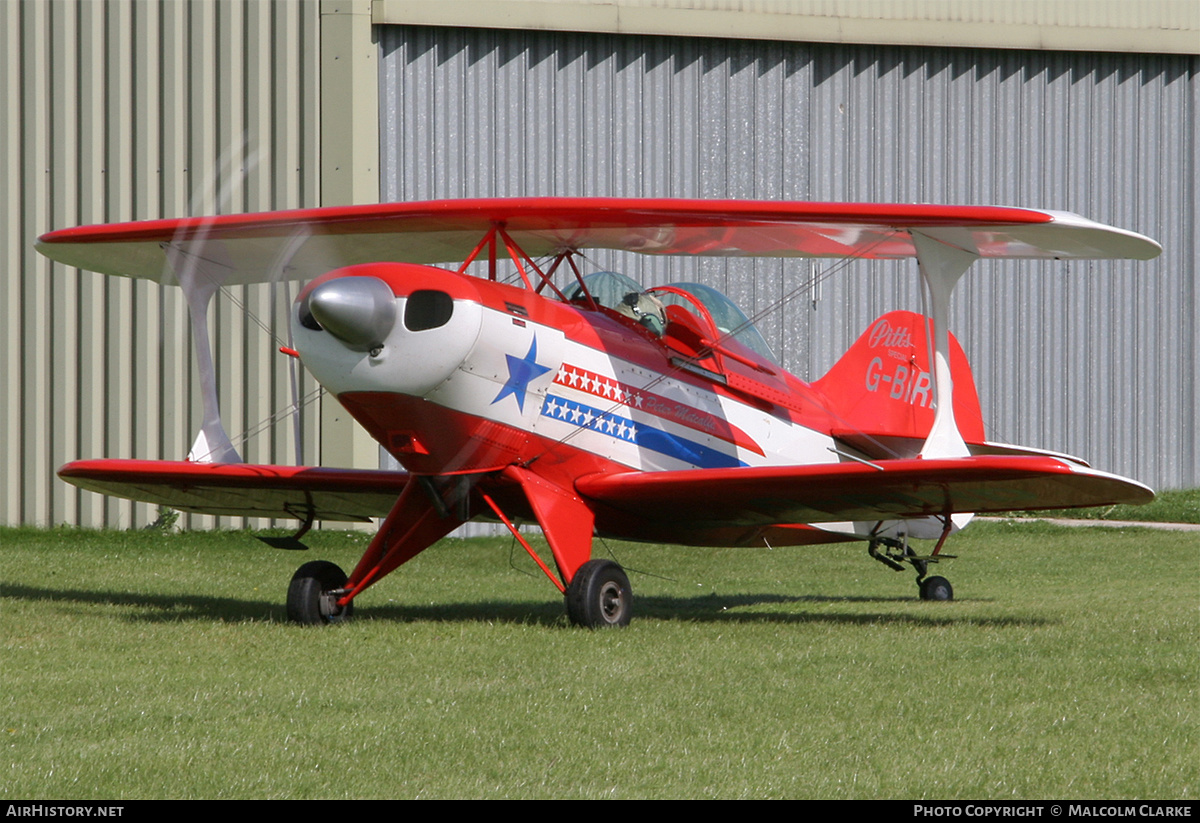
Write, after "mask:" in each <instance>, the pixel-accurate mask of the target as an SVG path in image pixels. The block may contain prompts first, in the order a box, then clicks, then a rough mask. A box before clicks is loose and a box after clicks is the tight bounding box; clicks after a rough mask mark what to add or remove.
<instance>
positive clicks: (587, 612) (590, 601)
mask: <svg viewBox="0 0 1200 823" xmlns="http://www.w3.org/2000/svg"><path fill="white" fill-rule="evenodd" d="M567 616H568V617H570V618H571V622H572V623H574V624H575V625H576V626H583V627H585V628H588V629H600V628H605V627H608V626H628V625H629V620H630V618H631V617H633V589H631V588H630V586H629V578H628V577H626V576H625V571H624V569H622V568H621V567H620V566H618V565H617V564H616V563H614V562H612V561H611V560H589V561H588V562H586V563H584V564H583V565H582V566H580V567H579V570H578V571H576V572H575V576H574V577H573V578H571V585H569V586H568V587H567Z"/></svg>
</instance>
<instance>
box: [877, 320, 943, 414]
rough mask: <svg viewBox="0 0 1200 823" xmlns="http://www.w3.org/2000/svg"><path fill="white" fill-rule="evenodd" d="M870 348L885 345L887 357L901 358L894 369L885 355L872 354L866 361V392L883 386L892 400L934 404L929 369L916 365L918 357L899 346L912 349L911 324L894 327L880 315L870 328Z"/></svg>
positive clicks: (927, 406) (924, 406) (928, 405)
mask: <svg viewBox="0 0 1200 823" xmlns="http://www.w3.org/2000/svg"><path fill="white" fill-rule="evenodd" d="M867 345H868V347H870V348H872V349H874V348H876V347H878V346H883V347H884V348H886V349H887V355H888V358H889V359H891V360H897V361H900V362H898V363H896V364H895V367H894V368H892V367H891V365H885V363H884V359H883V358H882V357H873V358H871V362H870V363H868V364H867V374H866V384H867V391H871V392H877V391H879V390H880V388H881V387H882V386H887V388H886V389H885V390H886V391H887V393H888V396H889V397H890V398H892V399H893V400H899V401H901V402H904V403H911V404H913V405H914V406H920V407H921V408H923V409H927V408H930V407H931V406H932V405H933V378H932V375H930V373H929V372H927V371H924V370H923V369H918V368H917V367H916V358H915V357H913V355H912V354H910V353H905V352H902V351H897V350H896V349H909V350H911V349H912V348H913V338H912V333H911V332H910V331H909V328H908V326H895V327H893V326H892V324H891V323H889V322H888V321H887V319H886V318H881V319H880V320H879V321H878V322H876V323H875V325H874V326H873V327H872V328H871V336H870V337H869V338H867Z"/></svg>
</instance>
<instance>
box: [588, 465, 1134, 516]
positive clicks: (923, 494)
mask: <svg viewBox="0 0 1200 823" xmlns="http://www.w3.org/2000/svg"><path fill="white" fill-rule="evenodd" d="M576 489H577V490H578V492H579V493H580V494H581V495H583V496H584V497H586V498H589V499H590V500H592V501H593V502H595V503H600V504H603V505H605V506H608V507H611V508H613V509H616V510H619V511H622V512H626V513H628V514H632V515H635V516H641V517H647V518H654V520H656V521H657V522H660V523H662V522H678V523H681V524H687V525H691V526H701V525H703V524H718V523H723V524H731V523H738V524H745V525H755V524H762V525H766V524H779V523H832V522H838V521H853V520H858V521H870V520H904V519H909V518H917V517H928V516H936V515H948V514H954V513H958V512H1002V511H1014V510H1022V509H1060V508H1062V509H1065V508H1077V507H1081V506H1101V505H1107V504H1111V503H1147V502H1149V501H1151V500H1153V499H1154V492H1152V491H1151V490H1150V489H1148V488H1146V487H1145V486H1143V485H1142V484H1140V483H1138V482H1136V481H1133V480H1129V479H1127V478H1124V477H1118V476H1117V475H1113V474H1107V473H1105V472H1100V471H1096V470H1094V469H1090V468H1087V467H1086V466H1082V465H1079V464H1075V463H1072V462H1069V461H1066V460H1060V459H1057V458H1053V457H1043V456H1026V455H1021V456H991V455H988V456H976V457H961V458H953V459H938V460H923V459H912V460H881V461H877V462H874V463H833V464H822V465H808V466H767V467H752V468H732V469H704V470H693V471H667V472H622V473H618V474H596V475H588V476H585V477H581V478H579V479H578V480H577V481H576Z"/></svg>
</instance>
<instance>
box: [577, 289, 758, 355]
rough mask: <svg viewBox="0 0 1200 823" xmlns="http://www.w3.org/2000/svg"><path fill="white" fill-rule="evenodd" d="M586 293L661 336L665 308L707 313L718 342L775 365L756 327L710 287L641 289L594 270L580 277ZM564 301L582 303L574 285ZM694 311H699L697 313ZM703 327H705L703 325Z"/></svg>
mask: <svg viewBox="0 0 1200 823" xmlns="http://www.w3.org/2000/svg"><path fill="white" fill-rule="evenodd" d="M583 282H584V284H585V285H586V286H587V291H588V292H589V293H590V294H591V295H592V297H593V298H594V299H595V300H596V302H597V303H599V304H600V305H601V306H604V307H605V308H608V309H611V310H613V311H615V312H618V313H620V314H622V315H624V316H626V317H629V318H631V319H633V320H635V321H637V322H638V323H640V324H641V325H643V326H645V327H646V328H647V329H649V330H650V331H652V332H653V333H654V334H656V335H658V336H659V337H661V336H662V335H663V334H664V333H665V331H666V325H667V312H666V310H665V307H666V306H679V307H681V308H683V309H686V310H687V311H689V312H691V313H692V314H693V315H697V314H707V315H708V318H711V320H712V325H713V326H715V332H716V334H717V335H718V336H719V337H720V338H721V339H732V340H736V341H737V342H738V343H741V344H742V345H743V346H745V347H746V348H748V349H750V350H751V351H753V352H754V353H755V354H758V355H759V356H760V357H764V358H766V359H767V360H769V361H771V362H772V363H777V362H778V360H776V358H775V355H774V353H772V351H771V347H770V346H768V345H767V341H766V340H765V339H763V336H762V334H761V333H760V332H759V331H758V328H757V327H755V325H754V324H753V323H752V322H750V319H749V318H747V317H746V314H745V312H743V311H742V310H741V309H740V308H738V306H737V304H736V303H734V302H733V301H732V300H730V299H729V298H728V297H726V296H725V295H724V294H722V293H721V292H719V291H717V290H716V289H714V288H713V287H712V286H705V285H703V284H702V283H671V284H669V285H667V286H657V287H655V288H651V289H643V288H642V287H641V285H640V284H639V283H638V282H637V281H636V280H634V279H633V278H632V277H628V276H627V275H624V274H620V273H618V272H615V271H598V272H593V273H592V274H589V275H586V276H585V277H584V278H583ZM566 296H567V299H568V300H570V301H572V302H575V301H577V300H585V299H586V298H585V296H584V292H583V287H582V286H580V285H579V284H578V283H577V284H575V286H574V288H572V289H569V290H568V291H567V295H566ZM697 309H700V311H699V312H697ZM704 325H708V324H707V322H706V323H705V324H704Z"/></svg>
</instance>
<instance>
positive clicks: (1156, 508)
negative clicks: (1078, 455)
mask: <svg viewBox="0 0 1200 823" xmlns="http://www.w3.org/2000/svg"><path fill="white" fill-rule="evenodd" d="M1025 514H1026V515H1032V516H1035V517H1066V518H1077V519H1080V520H1133V521H1141V522H1149V523H1200V489H1184V490H1175V491H1161V492H1158V493H1157V495H1156V496H1155V498H1154V500H1153V501H1152V502H1150V503H1147V504H1146V505H1144V506H1130V505H1128V504H1120V505H1116V506H1098V507H1096V508H1091V509H1067V510H1062V509H1055V510H1053V511H1044V512H1037V511H1035V512H1026V513H1025Z"/></svg>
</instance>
